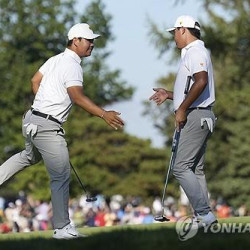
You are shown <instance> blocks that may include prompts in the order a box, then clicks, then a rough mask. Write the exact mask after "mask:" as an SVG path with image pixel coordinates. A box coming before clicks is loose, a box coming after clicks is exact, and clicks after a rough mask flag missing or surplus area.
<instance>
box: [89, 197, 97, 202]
mask: <svg viewBox="0 0 250 250" xmlns="http://www.w3.org/2000/svg"><path fill="white" fill-rule="evenodd" d="M86 201H87V202H94V201H97V198H96V197H95V196H92V197H87V199H86Z"/></svg>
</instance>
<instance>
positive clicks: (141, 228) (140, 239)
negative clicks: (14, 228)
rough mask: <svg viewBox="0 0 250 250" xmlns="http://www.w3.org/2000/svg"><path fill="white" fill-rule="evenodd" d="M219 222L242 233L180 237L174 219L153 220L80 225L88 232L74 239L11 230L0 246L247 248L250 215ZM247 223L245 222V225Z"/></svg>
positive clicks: (23, 249) (5, 249)
mask: <svg viewBox="0 0 250 250" xmlns="http://www.w3.org/2000/svg"><path fill="white" fill-rule="evenodd" d="M219 223H220V224H221V223H223V224H225V223H227V224H232V223H235V224H237V226H241V227H242V228H245V233H242V232H238V231H239V230H238V231H237V228H236V233H228V232H224V233H222V232H218V233H214V232H211V231H210V232H207V233H204V231H203V230H202V229H200V230H199V232H198V233H197V234H196V235H195V236H194V237H193V238H191V239H188V240H186V241H180V240H179V239H178V235H177V233H176V229H175V223H167V222H166V223H154V224H150V225H131V226H113V227H102V228H100V227H99V228H97V227H96V228H81V229H79V231H80V232H81V233H83V234H87V235H89V237H86V238H80V239H74V240H54V239H52V238H51V236H52V231H46V232H44V231H43V232H32V233H11V234H2V235H0V250H11V249H15V250H28V249H32V250H50V249H51V250H64V249H65V250H66V249H67V250H73V249H77V250H80V249H86V250H90V249H95V250H130V249H131V250H137V249H143V250H162V249H171V250H172V249H183V248H186V249H191V250H194V249H201V250H205V249H209V250H214V249H225V250H226V249H237V250H238V249H249V248H250V217H233V218H229V219H226V220H220V221H219ZM248 223H249V225H248Z"/></svg>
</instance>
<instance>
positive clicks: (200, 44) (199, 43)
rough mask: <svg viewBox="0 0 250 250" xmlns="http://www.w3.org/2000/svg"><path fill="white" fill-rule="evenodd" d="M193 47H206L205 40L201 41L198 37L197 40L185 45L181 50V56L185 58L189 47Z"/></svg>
mask: <svg viewBox="0 0 250 250" xmlns="http://www.w3.org/2000/svg"><path fill="white" fill-rule="evenodd" d="M191 47H204V42H203V41H201V40H199V39H197V40H195V41H193V42H191V43H189V44H188V45H187V46H186V47H184V48H183V49H182V50H181V58H183V57H184V56H185V55H186V53H187V51H188V49H190V48H191Z"/></svg>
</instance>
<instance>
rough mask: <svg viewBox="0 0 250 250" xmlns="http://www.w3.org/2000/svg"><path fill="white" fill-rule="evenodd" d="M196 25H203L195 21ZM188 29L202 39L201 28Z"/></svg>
mask: <svg viewBox="0 0 250 250" xmlns="http://www.w3.org/2000/svg"><path fill="white" fill-rule="evenodd" d="M195 26H198V27H199V28H200V27H201V26H200V24H199V23H198V22H195ZM188 30H189V31H190V33H191V34H192V35H193V36H195V37H196V38H198V39H201V32H200V30H197V29H195V28H188Z"/></svg>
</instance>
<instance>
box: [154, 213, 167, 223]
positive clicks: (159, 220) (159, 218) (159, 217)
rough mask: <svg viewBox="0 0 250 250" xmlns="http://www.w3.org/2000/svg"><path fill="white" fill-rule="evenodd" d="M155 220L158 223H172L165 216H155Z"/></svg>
mask: <svg viewBox="0 0 250 250" xmlns="http://www.w3.org/2000/svg"><path fill="white" fill-rule="evenodd" d="M154 220H155V221H158V222H165V221H170V219H168V218H167V217H165V216H164V215H158V216H155V218H154Z"/></svg>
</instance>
